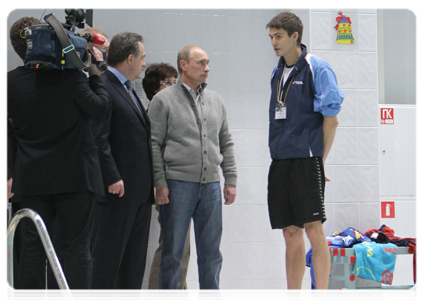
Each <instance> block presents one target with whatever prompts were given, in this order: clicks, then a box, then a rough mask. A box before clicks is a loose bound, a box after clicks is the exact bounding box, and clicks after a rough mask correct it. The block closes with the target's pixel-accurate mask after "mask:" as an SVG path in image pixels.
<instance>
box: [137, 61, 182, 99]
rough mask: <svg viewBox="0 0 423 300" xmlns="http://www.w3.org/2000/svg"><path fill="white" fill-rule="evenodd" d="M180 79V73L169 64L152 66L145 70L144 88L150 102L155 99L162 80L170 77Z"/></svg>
mask: <svg viewBox="0 0 423 300" xmlns="http://www.w3.org/2000/svg"><path fill="white" fill-rule="evenodd" d="M172 76H173V77H175V78H178V72H177V71H176V69H175V68H174V67H172V66H171V65H169V64H165V63H160V64H152V65H151V66H149V67H148V68H147V70H145V76H144V79H143V80H142V87H143V88H144V92H145V94H146V95H147V98H148V99H149V100H151V99H153V96H154V95H155V94H156V91H157V90H158V89H159V88H160V80H164V79H166V78H168V77H172Z"/></svg>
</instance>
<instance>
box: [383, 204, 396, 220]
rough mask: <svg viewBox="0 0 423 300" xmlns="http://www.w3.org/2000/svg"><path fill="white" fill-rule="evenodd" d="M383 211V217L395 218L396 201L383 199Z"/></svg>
mask: <svg viewBox="0 0 423 300" xmlns="http://www.w3.org/2000/svg"><path fill="white" fill-rule="evenodd" d="M381 212H382V218H395V202H394V201H382V202H381Z"/></svg>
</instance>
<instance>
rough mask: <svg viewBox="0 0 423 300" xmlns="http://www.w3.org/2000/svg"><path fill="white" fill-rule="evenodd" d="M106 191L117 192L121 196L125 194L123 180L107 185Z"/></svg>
mask: <svg viewBox="0 0 423 300" xmlns="http://www.w3.org/2000/svg"><path fill="white" fill-rule="evenodd" d="M108 192H109V193H110V194H119V197H122V196H123V194H125V188H124V186H123V180H120V181H118V182H116V183H113V184H112V185H110V186H109V188H108Z"/></svg>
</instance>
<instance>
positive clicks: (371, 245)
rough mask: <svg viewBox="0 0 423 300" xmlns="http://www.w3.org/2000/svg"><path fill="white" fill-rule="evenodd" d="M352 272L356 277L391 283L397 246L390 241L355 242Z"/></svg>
mask: <svg viewBox="0 0 423 300" xmlns="http://www.w3.org/2000/svg"><path fill="white" fill-rule="evenodd" d="M353 248H354V249H355V256H356V260H355V265H354V268H353V274H355V275H357V276H358V277H361V278H364V279H368V280H372V281H376V282H381V283H384V284H389V285H391V284H392V280H393V277H394V269H395V261H396V259H397V249H398V247H397V246H396V245H394V244H392V243H387V244H378V243H375V242H363V243H360V244H355V245H354V246H353Z"/></svg>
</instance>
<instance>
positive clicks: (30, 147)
mask: <svg viewBox="0 0 423 300" xmlns="http://www.w3.org/2000/svg"><path fill="white" fill-rule="evenodd" d="M7 92H8V94H7V100H8V116H9V117H10V118H11V119H12V121H13V123H14V135H15V137H16V141H17V149H16V156H14V157H15V162H14V168H13V186H12V191H13V192H14V193H15V194H22V195H44V194H59V193H67V192H75V191H81V190H87V189H88V190H90V191H92V192H93V193H103V192H104V191H103V185H102V178H101V170H100V165H99V161H98V154H97V151H96V147H95V143H94V138H93V136H92V133H91V131H90V128H89V123H88V119H89V118H90V119H93V120H96V121H98V122H104V121H107V120H108V119H109V117H110V112H111V106H110V101H109V97H108V95H107V92H106V90H105V88H104V87H103V84H102V83H101V80H100V77H99V76H92V77H90V79H87V77H86V75H85V74H84V73H83V72H82V71H78V70H37V69H26V68H24V67H19V68H17V69H15V70H13V71H10V72H9V73H8V89H7Z"/></svg>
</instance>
